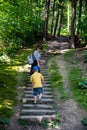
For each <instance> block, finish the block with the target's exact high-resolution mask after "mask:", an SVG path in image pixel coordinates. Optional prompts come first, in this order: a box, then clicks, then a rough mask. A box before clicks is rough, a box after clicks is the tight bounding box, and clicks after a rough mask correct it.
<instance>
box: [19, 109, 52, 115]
mask: <svg viewBox="0 0 87 130" xmlns="http://www.w3.org/2000/svg"><path fill="white" fill-rule="evenodd" d="M54 113H55V111H54V110H48V109H31V110H29V109H22V111H21V114H23V115H24V114H25V115H27V114H29V115H48V114H54Z"/></svg>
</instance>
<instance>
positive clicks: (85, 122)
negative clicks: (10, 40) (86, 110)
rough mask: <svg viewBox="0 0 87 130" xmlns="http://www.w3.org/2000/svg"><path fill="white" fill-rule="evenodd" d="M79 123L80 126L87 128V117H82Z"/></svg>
mask: <svg viewBox="0 0 87 130" xmlns="http://www.w3.org/2000/svg"><path fill="white" fill-rule="evenodd" d="M81 122H82V125H84V126H86V127H87V117H84V118H83V120H82V121H81Z"/></svg>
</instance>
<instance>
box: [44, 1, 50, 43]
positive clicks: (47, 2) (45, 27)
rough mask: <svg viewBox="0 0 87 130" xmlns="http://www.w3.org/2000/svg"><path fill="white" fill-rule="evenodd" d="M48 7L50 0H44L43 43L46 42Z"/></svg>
mask: <svg viewBox="0 0 87 130" xmlns="http://www.w3.org/2000/svg"><path fill="white" fill-rule="evenodd" d="M49 6H50V0H46V1H45V22H44V33H43V41H46V40H47V32H48V20H49Z"/></svg>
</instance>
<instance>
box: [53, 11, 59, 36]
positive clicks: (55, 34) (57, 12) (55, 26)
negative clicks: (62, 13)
mask: <svg viewBox="0 0 87 130" xmlns="http://www.w3.org/2000/svg"><path fill="white" fill-rule="evenodd" d="M58 18H59V8H58V12H57V16H56V24H55V28H54V34H53V36H54V37H55V35H56V30H57V25H58Z"/></svg>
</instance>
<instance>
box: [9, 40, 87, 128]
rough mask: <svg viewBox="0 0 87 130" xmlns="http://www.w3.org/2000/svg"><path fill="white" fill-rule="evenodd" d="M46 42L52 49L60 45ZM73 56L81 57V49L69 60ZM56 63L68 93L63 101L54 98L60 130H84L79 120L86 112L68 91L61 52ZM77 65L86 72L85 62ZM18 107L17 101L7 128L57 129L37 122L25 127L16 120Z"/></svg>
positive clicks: (20, 79) (66, 70) (65, 64)
mask: <svg viewBox="0 0 87 130" xmlns="http://www.w3.org/2000/svg"><path fill="white" fill-rule="evenodd" d="M48 44H49V46H50V48H51V49H54V50H55V48H56V46H57V45H58V46H60V45H59V43H57V42H54V44H55V47H54V48H53V47H52V46H53V45H54V44H53V42H48ZM61 44H63V43H62V42H61ZM64 45H65V48H66V43H64ZM52 51H53V50H52ZM60 51H61V50H60ZM75 56H79V58H80V59H82V58H81V57H82V55H81V51H77V52H76V55H74V57H73V59H71V60H74V59H75V58H76V57H75ZM56 64H57V65H58V67H59V71H60V74H61V76H62V78H63V83H64V86H65V88H64V89H65V91H66V93H67V95H69V97H68V99H66V100H65V102H61V100H60V97H59V96H58V97H57V100H56V105H57V107H58V112H59V113H60V116H61V122H63V126H61V130H86V128H84V127H83V126H82V124H81V120H82V119H83V117H84V116H85V115H86V114H87V112H85V111H84V110H83V109H82V108H81V107H80V106H79V105H78V103H77V102H76V101H75V100H74V98H73V96H72V92H71V91H70V85H69V81H68V68H67V66H68V65H69V63H68V62H66V61H65V60H64V55H63V54H61V55H57V56H56ZM79 67H80V68H83V71H84V72H85V73H87V67H86V65H85V64H83V63H82V62H80V64H79ZM85 73H83V74H85ZM17 78H18V81H22V80H23V76H22V75H18V77H17ZM18 91H19V90H18ZM18 93H19V97H18V98H19V100H20V97H21V91H20V92H18ZM20 107H21V105H20V103H18V104H17V106H16V107H15V110H14V112H15V114H14V116H13V117H12V118H11V120H10V125H9V127H8V130H16V129H17V130H58V128H46V129H45V128H42V127H41V126H39V124H33V125H32V124H31V125H29V126H27V127H24V126H22V125H20V124H19V123H18V121H17V114H18V113H19V110H20Z"/></svg>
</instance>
